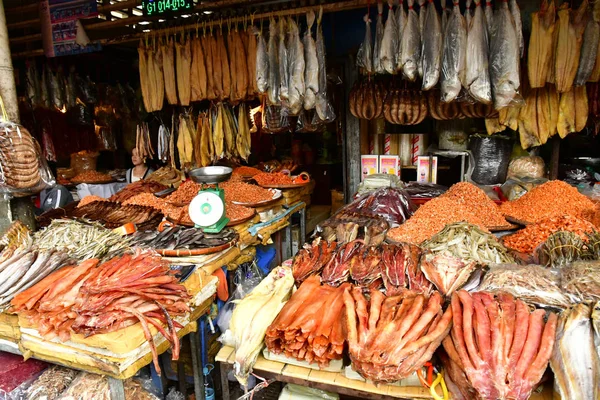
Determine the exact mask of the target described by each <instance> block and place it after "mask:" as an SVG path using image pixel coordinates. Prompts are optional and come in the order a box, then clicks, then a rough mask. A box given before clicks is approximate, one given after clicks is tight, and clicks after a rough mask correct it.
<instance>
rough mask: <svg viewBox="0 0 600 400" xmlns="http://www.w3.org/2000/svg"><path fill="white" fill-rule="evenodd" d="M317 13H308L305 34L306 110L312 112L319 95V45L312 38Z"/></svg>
mask: <svg viewBox="0 0 600 400" xmlns="http://www.w3.org/2000/svg"><path fill="white" fill-rule="evenodd" d="M315 18H316V16H315V12H314V11H309V12H308V13H306V24H307V28H306V33H305V34H304V39H303V40H304V43H303V44H304V60H305V62H306V69H305V70H304V83H305V84H306V93H305V94H304V109H305V110H312V109H314V108H315V107H316V103H317V93H319V60H318V58H317V45H316V43H315V40H314V39H313V36H312V26H313V24H314V23H315Z"/></svg>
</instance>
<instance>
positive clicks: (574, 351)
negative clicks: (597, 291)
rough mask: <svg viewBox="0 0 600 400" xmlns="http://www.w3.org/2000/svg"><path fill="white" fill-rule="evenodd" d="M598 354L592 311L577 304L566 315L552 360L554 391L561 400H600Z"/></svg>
mask: <svg viewBox="0 0 600 400" xmlns="http://www.w3.org/2000/svg"><path fill="white" fill-rule="evenodd" d="M595 350H596V349H595V348H594V328H593V326H592V307H590V306H589V305H587V304H577V305H575V306H573V308H571V309H568V310H566V311H564V312H563V313H562V314H561V316H560V320H559V323H558V327H557V329H556V345H555V346H554V351H553V352H552V358H551V359H550V366H551V367H552V372H554V388H555V391H556V394H557V395H558V396H560V398H561V399H569V400H588V399H598V398H600V359H599V358H598V353H597V351H595Z"/></svg>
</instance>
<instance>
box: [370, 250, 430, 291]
mask: <svg viewBox="0 0 600 400" xmlns="http://www.w3.org/2000/svg"><path fill="white" fill-rule="evenodd" d="M422 260H423V258H422V256H421V250H420V249H419V248H418V247H417V246H414V245H411V244H408V243H403V244H401V245H398V246H394V245H384V246H383V247H382V249H381V266H380V269H381V276H382V278H383V285H384V287H385V292H386V294H387V295H388V296H394V295H396V294H401V293H403V292H405V291H406V290H407V289H408V290H410V291H412V292H416V293H423V294H426V295H427V294H429V293H431V291H432V290H433V286H432V285H431V283H430V282H429V281H428V280H427V279H426V275H425V274H424V272H425V268H424V264H423V263H422Z"/></svg>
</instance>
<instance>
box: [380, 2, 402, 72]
mask: <svg viewBox="0 0 600 400" xmlns="http://www.w3.org/2000/svg"><path fill="white" fill-rule="evenodd" d="M393 4H394V3H393V2H392V0H388V15H387V20H386V21H385V27H384V30H383V40H382V43H381V48H380V49H379V58H380V60H381V64H382V66H383V69H384V70H385V72H387V73H388V74H394V73H396V64H397V63H396V56H397V53H398V38H399V36H398V26H397V24H398V20H397V18H396V14H395V13H394V9H393Z"/></svg>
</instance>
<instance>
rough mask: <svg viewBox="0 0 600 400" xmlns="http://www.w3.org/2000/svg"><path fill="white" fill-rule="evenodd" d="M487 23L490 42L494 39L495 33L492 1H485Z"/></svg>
mask: <svg viewBox="0 0 600 400" xmlns="http://www.w3.org/2000/svg"><path fill="white" fill-rule="evenodd" d="M485 22H486V24H487V25H486V26H487V31H488V38H490V41H491V39H492V35H493V33H494V28H495V25H494V8H493V7H492V0H486V1H485Z"/></svg>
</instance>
